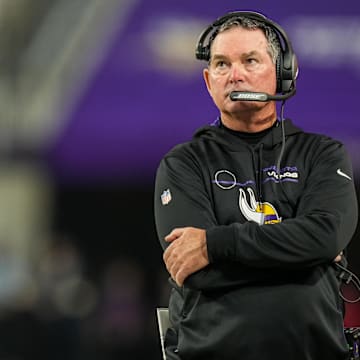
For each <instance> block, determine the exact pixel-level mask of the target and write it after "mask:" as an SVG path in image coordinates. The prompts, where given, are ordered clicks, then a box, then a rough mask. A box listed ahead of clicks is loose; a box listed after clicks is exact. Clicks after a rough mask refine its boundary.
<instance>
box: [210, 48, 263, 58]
mask: <svg viewBox="0 0 360 360" xmlns="http://www.w3.org/2000/svg"><path fill="white" fill-rule="evenodd" d="M254 55H259V51H258V50H252V51H250V52H247V53H244V54H241V58H242V59H245V58H248V57H249V56H254ZM227 58H228V56H226V55H223V54H214V55H213V57H212V60H219V59H220V60H221V59H227Z"/></svg>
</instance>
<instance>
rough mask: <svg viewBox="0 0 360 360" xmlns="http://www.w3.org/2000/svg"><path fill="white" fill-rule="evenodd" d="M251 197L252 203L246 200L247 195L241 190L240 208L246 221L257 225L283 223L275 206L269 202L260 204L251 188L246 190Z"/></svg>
mask: <svg viewBox="0 0 360 360" xmlns="http://www.w3.org/2000/svg"><path fill="white" fill-rule="evenodd" d="M246 190H247V192H248V193H249V196H250V202H248V201H247V199H246V193H245V191H244V190H243V189H241V188H240V195H239V207H240V211H241V213H242V214H243V215H244V217H245V218H246V220H248V221H255V222H256V223H258V224H260V225H263V224H276V223H279V222H281V218H280V217H279V215H278V213H277V211H276V209H275V208H274V206H273V205H272V204H270V203H268V202H264V203H259V202H258V201H256V199H255V195H254V192H253V190H252V189H251V188H247V189H246Z"/></svg>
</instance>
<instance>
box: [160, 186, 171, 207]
mask: <svg viewBox="0 0 360 360" xmlns="http://www.w3.org/2000/svg"><path fill="white" fill-rule="evenodd" d="M170 201H171V192H170V189H166V190H164V192H163V193H162V194H161V203H162V204H163V205H167V204H168V203H169V202H170Z"/></svg>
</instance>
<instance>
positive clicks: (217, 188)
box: [154, 120, 357, 360]
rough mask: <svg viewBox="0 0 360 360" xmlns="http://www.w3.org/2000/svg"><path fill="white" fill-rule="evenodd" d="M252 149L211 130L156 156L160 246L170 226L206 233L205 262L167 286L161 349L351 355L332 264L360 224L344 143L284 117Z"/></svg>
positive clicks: (220, 355)
mask: <svg viewBox="0 0 360 360" xmlns="http://www.w3.org/2000/svg"><path fill="white" fill-rule="evenodd" d="M284 128H285V133H286V146H285V148H284V149H283V150H284V151H283V155H282V157H281V164H280V166H278V160H279V157H280V153H281V149H282V146H283V145H284V143H283V140H282V135H283V133H282V130H281V126H278V125H276V126H274V127H273V128H272V129H271V131H269V132H267V133H266V134H265V135H264V137H263V138H262V139H261V140H260V141H259V142H258V143H257V144H255V145H251V144H249V141H244V140H243V139H241V138H240V137H239V136H236V134H232V133H231V132H229V131H227V130H226V129H224V128H223V127H219V126H206V127H204V128H202V129H200V130H199V131H197V132H196V134H195V135H194V138H193V139H192V140H191V141H190V142H188V143H185V144H181V145H178V146H176V147H174V148H173V149H172V150H171V151H170V152H169V153H168V154H167V155H166V156H165V157H164V158H163V159H162V161H161V163H160V166H159V168H158V172H157V177H156V185H155V200H154V201H155V202H154V206H155V222H156V228H157V232H158V236H159V240H160V243H161V245H162V247H163V249H165V248H166V247H167V246H168V244H167V243H166V242H165V241H164V237H165V236H166V235H167V234H168V233H169V232H170V231H171V230H172V229H174V228H176V227H184V226H193V227H198V228H202V229H206V236H207V248H208V255H209V260H210V264H209V265H208V266H207V267H206V268H205V269H203V270H201V271H198V272H197V273H195V274H193V275H191V276H189V277H188V278H187V279H186V280H185V284H184V286H183V287H181V288H179V287H177V286H176V284H175V283H174V282H172V286H173V289H172V292H171V296H170V302H169V312H170V320H171V322H172V327H171V328H170V329H169V330H168V333H167V337H166V347H167V357H168V360H171V359H181V360H190V359H196V360H202V359H204V360H205V359H206V360H235V359H242V360H259V359H262V360H273V359H274V360H275V359H279V360H290V359H291V360H329V359H334V360H342V359H347V350H348V349H347V344H346V341H345V337H344V334H343V314H342V312H341V300H340V297H339V282H338V280H337V277H336V275H337V272H336V268H335V266H334V263H333V260H334V259H335V257H336V256H337V255H338V254H339V253H340V251H342V250H344V249H345V248H346V246H347V245H348V243H349V241H350V240H351V237H352V235H353V233H354V231H355V228H356V224H357V201H356V194H355V189H354V184H353V181H352V177H353V175H352V168H351V164H350V161H349V157H348V155H347V153H346V150H345V148H344V146H343V145H342V144H341V143H340V142H338V141H336V140H333V139H331V138H329V137H327V136H323V135H318V134H310V133H304V132H303V131H302V130H300V129H299V128H297V127H295V126H294V125H293V124H292V123H291V121H290V120H286V121H285V123H284Z"/></svg>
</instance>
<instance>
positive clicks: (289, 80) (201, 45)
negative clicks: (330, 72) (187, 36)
mask: <svg viewBox="0 0 360 360" xmlns="http://www.w3.org/2000/svg"><path fill="white" fill-rule="evenodd" d="M240 17H245V18H249V19H252V20H257V21H259V22H260V23H263V24H264V25H267V26H269V27H270V28H271V29H272V30H273V31H274V32H275V34H276V36H277V38H278V40H279V45H280V52H281V53H280V54H279V58H278V59H277V64H276V72H277V92H281V93H284V92H289V91H290V90H291V89H293V88H294V87H295V79H296V76H297V72H298V67H297V61H296V56H295V54H294V51H293V47H292V45H291V42H290V40H289V38H288V36H287V34H286V32H285V31H284V29H283V28H282V27H281V26H280V25H278V24H277V23H275V22H274V21H272V20H270V19H268V18H267V17H266V16H264V15H263V14H260V13H258V12H254V11H233V12H229V13H227V14H225V15H223V16H221V17H219V18H218V19H216V20H215V21H214V22H213V23H212V24H210V25H209V26H208V27H207V28H206V29H205V30H204V31H203V32H202V33H201V34H200V36H199V39H198V42H197V46H196V52H195V55H196V58H197V59H198V60H205V61H209V60H210V47H211V43H212V41H213V40H214V38H215V37H216V35H217V33H218V31H219V28H220V26H221V25H222V24H224V23H225V22H227V21H228V20H230V19H234V20H236V18H240ZM205 42H206V43H205Z"/></svg>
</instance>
